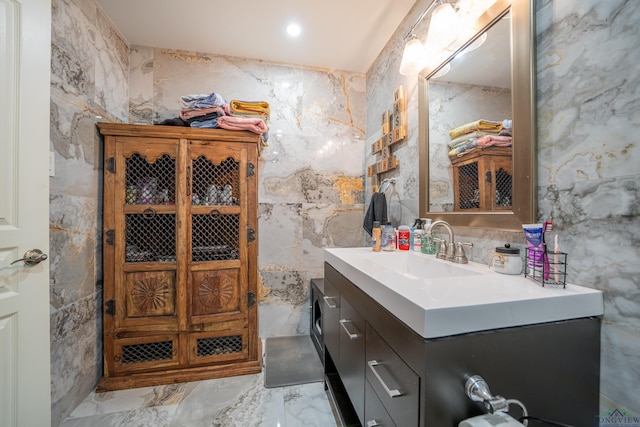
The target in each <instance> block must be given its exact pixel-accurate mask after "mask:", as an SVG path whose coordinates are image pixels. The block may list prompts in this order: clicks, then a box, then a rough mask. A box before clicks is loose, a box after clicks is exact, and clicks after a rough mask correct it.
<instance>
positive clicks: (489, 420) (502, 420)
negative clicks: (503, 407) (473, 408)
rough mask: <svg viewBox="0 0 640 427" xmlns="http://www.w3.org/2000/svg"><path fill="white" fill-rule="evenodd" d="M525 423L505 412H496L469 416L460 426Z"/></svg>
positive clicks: (500, 426) (512, 426) (515, 426)
mask: <svg viewBox="0 0 640 427" xmlns="http://www.w3.org/2000/svg"><path fill="white" fill-rule="evenodd" d="M523 426H524V424H521V423H519V422H518V421H516V420H514V419H513V418H511V417H510V416H509V415H508V414H505V413H504V412H496V413H495V414H485V415H479V416H477V417H473V418H468V419H466V420H464V421H461V422H460V424H458V427H523Z"/></svg>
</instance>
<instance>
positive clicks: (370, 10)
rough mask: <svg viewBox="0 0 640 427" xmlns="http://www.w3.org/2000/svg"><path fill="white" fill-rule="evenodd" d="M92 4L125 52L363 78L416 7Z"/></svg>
mask: <svg viewBox="0 0 640 427" xmlns="http://www.w3.org/2000/svg"><path fill="white" fill-rule="evenodd" d="M97 1H98V3H99V4H100V6H101V7H102V8H103V9H104V11H105V12H106V14H107V15H108V16H109V17H110V18H111V20H112V21H113V23H114V24H115V26H116V27H117V28H118V29H119V30H120V32H121V33H122V34H123V35H124V37H125V38H126V39H127V42H128V43H129V44H131V45H140V46H150V47H160V48H168V49H179V50H188V51H193V52H203V53H213V54H218V55H229V56H238V57H243V58H251V59H260V60H267V61H273V62H278V63H287V64H294V65H303V66H311V67H322V68H331V69H339V70H347V71H356V72H362V73H365V72H367V70H368V69H369V67H370V66H371V64H372V63H373V61H374V60H375V59H376V57H377V56H378V54H379V53H380V52H381V51H382V49H383V47H384V46H385V45H386V43H387V42H388V40H389V39H390V37H391V36H392V35H393V33H394V32H395V30H396V29H397V28H398V25H399V24H400V22H402V20H403V19H404V17H405V15H406V14H407V12H408V11H409V10H410V9H411V7H412V6H413V4H414V3H415V1H416V0H324V1H310V0H269V1H258V0H245V1H233V2H231V1H225V2H223V1H212V0H182V1H179V2H177V1H175V0H97ZM291 22H296V23H298V24H299V25H300V26H301V27H302V33H301V34H300V36H299V37H297V38H296V39H293V38H291V37H289V36H288V35H287V34H286V32H285V27H286V26H287V25H288V24H289V23H291Z"/></svg>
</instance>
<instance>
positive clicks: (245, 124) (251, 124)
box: [218, 116, 269, 134]
mask: <svg viewBox="0 0 640 427" xmlns="http://www.w3.org/2000/svg"><path fill="white" fill-rule="evenodd" d="M218 127H220V128H222V129H229V130H249V131H251V132H254V133H259V134H263V133H266V132H267V131H268V130H269V129H268V128H267V125H266V124H265V123H264V120H262V119H258V118H251V117H240V116H222V117H219V118H218Z"/></svg>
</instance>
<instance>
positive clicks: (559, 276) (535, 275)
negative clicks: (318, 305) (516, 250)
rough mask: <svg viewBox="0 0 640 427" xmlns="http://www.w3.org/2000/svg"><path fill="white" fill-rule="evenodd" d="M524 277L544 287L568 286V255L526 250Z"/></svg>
mask: <svg viewBox="0 0 640 427" xmlns="http://www.w3.org/2000/svg"><path fill="white" fill-rule="evenodd" d="M524 277H528V278H530V279H532V280H533V281H535V282H537V283H540V284H541V285H542V286H547V285H551V286H562V287H563V288H566V286H567V253H566V252H548V251H544V250H541V249H530V248H525V266H524Z"/></svg>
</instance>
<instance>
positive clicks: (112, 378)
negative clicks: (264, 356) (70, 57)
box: [98, 123, 261, 391]
mask: <svg viewBox="0 0 640 427" xmlns="http://www.w3.org/2000/svg"><path fill="white" fill-rule="evenodd" d="M99 128H100V132H101V133H102V135H104V147H105V148H104V162H105V166H104V201H103V203H104V218H103V234H104V237H103V253H104V265H103V267H104V296H103V298H104V376H103V378H102V380H101V381H100V384H99V387H98V389H99V390H100V391H104V390H114V389H122V388H130V387H142V386H149V385H156V384H167V383H174V382H181V381H192V380H200V379H206V378H215V377H223V376H230V375H240V374H248V373H255V372H260V370H261V350H260V347H261V345H260V340H259V338H258V317H257V293H258V290H257V283H258V273H257V251H258V249H257V248H258V242H257V175H256V173H257V169H256V166H257V158H258V152H259V148H260V143H261V141H260V137H259V136H258V135H256V134H252V133H250V132H234V131H224V130H201V129H190V128H180V127H168V126H148V125H124V124H107V123H100V124H99Z"/></svg>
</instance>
